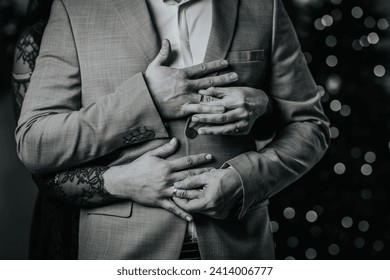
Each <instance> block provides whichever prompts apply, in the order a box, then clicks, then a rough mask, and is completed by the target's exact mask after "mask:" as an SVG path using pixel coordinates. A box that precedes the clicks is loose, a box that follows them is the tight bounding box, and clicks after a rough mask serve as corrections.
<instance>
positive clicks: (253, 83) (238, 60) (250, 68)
mask: <svg viewBox="0 0 390 280" xmlns="http://www.w3.org/2000/svg"><path fill="white" fill-rule="evenodd" d="M226 59H227V60H228V61H229V68H228V69H226V73H227V72H230V71H234V72H236V73H237V74H238V81H237V82H235V83H234V84H233V85H234V86H247V87H253V88H261V87H262V86H263V82H264V77H265V75H264V74H265V69H266V59H265V52H264V50H250V51H233V52H230V53H229V54H228V55H227V57H226ZM224 72H225V71H224Z"/></svg>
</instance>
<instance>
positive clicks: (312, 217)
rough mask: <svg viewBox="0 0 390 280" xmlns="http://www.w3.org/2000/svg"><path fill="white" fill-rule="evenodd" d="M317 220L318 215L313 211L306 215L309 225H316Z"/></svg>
mask: <svg viewBox="0 0 390 280" xmlns="http://www.w3.org/2000/svg"><path fill="white" fill-rule="evenodd" d="M317 218H318V215H317V212H316V211H313V210H311V211H309V212H307V213H306V220H307V221H308V222H309V223H314V222H315V221H317Z"/></svg>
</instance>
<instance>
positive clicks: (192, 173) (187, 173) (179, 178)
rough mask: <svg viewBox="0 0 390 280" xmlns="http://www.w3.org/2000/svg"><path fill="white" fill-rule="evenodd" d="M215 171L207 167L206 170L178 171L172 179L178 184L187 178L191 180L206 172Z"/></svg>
mask: <svg viewBox="0 0 390 280" xmlns="http://www.w3.org/2000/svg"><path fill="white" fill-rule="evenodd" d="M213 169H214V168H213V167H205V168H196V169H190V170H184V171H178V172H175V173H173V174H172V176H171V179H172V181H173V182H178V181H182V180H184V179H186V178H191V177H193V176H195V175H199V174H202V173H205V172H210V171H211V170H213Z"/></svg>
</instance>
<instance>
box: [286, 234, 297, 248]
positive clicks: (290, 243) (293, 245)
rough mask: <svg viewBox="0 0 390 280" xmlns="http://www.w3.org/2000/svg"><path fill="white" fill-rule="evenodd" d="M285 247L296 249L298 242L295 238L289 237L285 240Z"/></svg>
mask: <svg viewBox="0 0 390 280" xmlns="http://www.w3.org/2000/svg"><path fill="white" fill-rule="evenodd" d="M287 245H288V247H290V248H297V247H298V245H299V240H298V238H296V237H295V236H290V237H289V238H288V239H287Z"/></svg>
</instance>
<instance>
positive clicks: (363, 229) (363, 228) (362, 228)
mask: <svg viewBox="0 0 390 280" xmlns="http://www.w3.org/2000/svg"><path fill="white" fill-rule="evenodd" d="M358 228H359V230H360V231H361V232H366V231H368V229H369V228H370V224H369V223H368V222H367V221H360V222H359V224H358Z"/></svg>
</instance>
